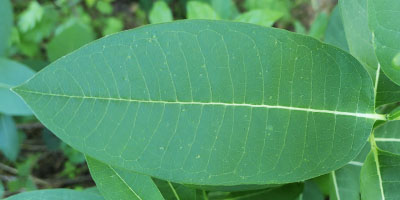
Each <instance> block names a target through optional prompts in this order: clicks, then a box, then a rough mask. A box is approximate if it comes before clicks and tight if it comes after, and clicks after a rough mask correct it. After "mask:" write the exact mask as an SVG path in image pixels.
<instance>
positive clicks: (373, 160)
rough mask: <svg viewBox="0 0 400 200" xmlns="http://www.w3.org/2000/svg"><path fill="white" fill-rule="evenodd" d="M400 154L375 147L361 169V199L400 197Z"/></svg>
mask: <svg viewBox="0 0 400 200" xmlns="http://www.w3.org/2000/svg"><path fill="white" fill-rule="evenodd" d="M399 171H400V155H396V154H393V153H390V152H386V151H383V150H380V149H377V148H373V149H372V151H371V152H370V153H369V154H368V156H367V159H366V161H365V163H364V166H363V167H362V170H361V199H363V200H378V199H380V200H389V199H400V193H399V188H400V176H399Z"/></svg>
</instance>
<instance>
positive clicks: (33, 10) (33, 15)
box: [18, 1, 44, 32]
mask: <svg viewBox="0 0 400 200" xmlns="http://www.w3.org/2000/svg"><path fill="white" fill-rule="evenodd" d="M43 13H44V11H43V7H42V6H40V4H39V3H38V2H36V1H31V2H30V3H29V6H28V8H27V9H26V10H24V11H23V12H22V13H21V14H20V16H19V20H18V28H19V30H21V32H27V31H29V30H31V29H33V28H34V27H35V26H36V24H37V23H38V22H40V20H41V19H42V17H43Z"/></svg>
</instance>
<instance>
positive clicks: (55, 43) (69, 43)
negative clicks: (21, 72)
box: [47, 19, 95, 61]
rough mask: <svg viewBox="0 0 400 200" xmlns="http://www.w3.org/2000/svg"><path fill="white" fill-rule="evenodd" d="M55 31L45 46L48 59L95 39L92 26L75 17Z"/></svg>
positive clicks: (63, 54) (54, 58) (62, 54)
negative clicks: (54, 34)
mask: <svg viewBox="0 0 400 200" xmlns="http://www.w3.org/2000/svg"><path fill="white" fill-rule="evenodd" d="M57 32H58V33H57V35H56V36H55V37H54V38H53V39H52V40H51V41H50V43H49V45H48V47H47V56H48V57H49V60H50V61H54V60H57V59H58V58H60V57H61V56H65V55H66V54H68V53H70V52H72V51H74V50H75V49H77V48H79V47H81V46H83V45H85V44H87V43H89V42H91V41H93V40H94V39H95V36H94V32H93V30H92V28H91V27H90V26H88V25H86V24H84V23H82V22H79V21H77V20H75V19H74V20H70V21H68V22H66V24H64V25H63V26H62V27H61V28H59V29H58V31H57Z"/></svg>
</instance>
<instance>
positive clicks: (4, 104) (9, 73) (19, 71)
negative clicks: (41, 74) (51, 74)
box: [0, 58, 35, 115]
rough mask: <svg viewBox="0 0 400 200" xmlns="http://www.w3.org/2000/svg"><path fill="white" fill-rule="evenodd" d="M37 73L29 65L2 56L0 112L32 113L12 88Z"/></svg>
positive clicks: (8, 113)
mask: <svg viewBox="0 0 400 200" xmlns="http://www.w3.org/2000/svg"><path fill="white" fill-rule="evenodd" d="M34 74H35V72H33V71H32V70H31V69H29V68H28V67H26V66H24V65H22V64H20V63H17V62H14V61H11V60H8V59H3V58H0V99H1V102H0V113H4V114H7V115H30V114H32V112H31V110H30V109H29V108H28V107H27V106H26V104H25V103H24V102H23V101H22V99H21V98H19V97H18V96H17V95H15V94H14V93H13V92H11V90H10V88H11V87H14V86H16V85H19V84H21V83H23V82H24V81H26V80H27V79H29V78H30V77H32V76H33V75H34Z"/></svg>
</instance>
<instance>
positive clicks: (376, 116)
mask: <svg viewBox="0 0 400 200" xmlns="http://www.w3.org/2000/svg"><path fill="white" fill-rule="evenodd" d="M11 90H13V91H16V92H18V91H20V92H26V93H32V94H38V95H44V96H56V97H66V98H75V99H94V100H107V101H126V102H137V103H159V104H180V105H213V106H237V107H239V106H241V107H252V108H270V109H283V110H294V111H304V112H313V113H327V114H333V115H344V116H354V117H359V118H368V119H375V120H387V119H386V115H380V114H373V113H352V112H343V111H333V110H319V109H312V108H299V107H290V106H280V105H256V104H246V103H241V104H237V103H222V102H182V101H174V102H172V101H162V100H157V101H154V100H136V99H124V98H113V97H93V96H74V95H65V94H53V93H43V92H37V91H29V90H20V89H18V88H16V89H14V88H13V89H11Z"/></svg>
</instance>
